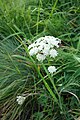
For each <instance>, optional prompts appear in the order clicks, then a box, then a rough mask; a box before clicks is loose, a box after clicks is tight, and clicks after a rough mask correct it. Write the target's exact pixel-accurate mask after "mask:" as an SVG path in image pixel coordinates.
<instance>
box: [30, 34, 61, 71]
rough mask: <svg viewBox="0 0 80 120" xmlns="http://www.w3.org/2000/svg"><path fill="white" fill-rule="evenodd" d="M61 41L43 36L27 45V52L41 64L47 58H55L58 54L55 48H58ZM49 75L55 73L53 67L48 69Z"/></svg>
mask: <svg viewBox="0 0 80 120" xmlns="http://www.w3.org/2000/svg"><path fill="white" fill-rule="evenodd" d="M60 43H61V40H60V39H58V38H55V37H53V36H45V37H41V38H39V39H37V40H36V41H35V42H34V43H32V44H31V45H29V47H28V50H29V54H30V56H33V55H35V56H36V58H37V60H38V61H41V62H43V60H45V59H46V57H47V56H49V57H52V58H55V57H56V56H57V55H58V52H57V50H56V49H55V48H58V47H59V44H60ZM48 71H49V72H50V73H53V72H56V68H55V66H50V67H48Z"/></svg>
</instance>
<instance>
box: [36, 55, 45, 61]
mask: <svg viewBox="0 0 80 120" xmlns="http://www.w3.org/2000/svg"><path fill="white" fill-rule="evenodd" d="M36 57H37V59H38V61H41V62H42V61H43V60H45V58H46V56H45V55H43V54H40V53H38V54H37V56H36Z"/></svg>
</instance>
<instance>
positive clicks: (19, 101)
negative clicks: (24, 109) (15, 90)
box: [17, 96, 26, 105]
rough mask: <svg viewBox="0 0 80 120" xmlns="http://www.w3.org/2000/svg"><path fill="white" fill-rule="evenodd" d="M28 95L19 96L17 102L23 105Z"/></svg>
mask: <svg viewBox="0 0 80 120" xmlns="http://www.w3.org/2000/svg"><path fill="white" fill-rule="evenodd" d="M25 99H26V97H23V96H17V102H18V104H19V105H22V104H23V102H24V100H25Z"/></svg>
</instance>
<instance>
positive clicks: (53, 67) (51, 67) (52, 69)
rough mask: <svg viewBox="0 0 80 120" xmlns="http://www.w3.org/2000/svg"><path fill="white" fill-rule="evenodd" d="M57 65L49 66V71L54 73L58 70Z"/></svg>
mask: <svg viewBox="0 0 80 120" xmlns="http://www.w3.org/2000/svg"><path fill="white" fill-rule="evenodd" d="M56 70H57V69H56V67H55V66H49V67H48V71H49V72H50V73H51V74H52V73H54V72H56Z"/></svg>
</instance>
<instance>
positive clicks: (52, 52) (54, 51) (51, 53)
mask: <svg viewBox="0 0 80 120" xmlns="http://www.w3.org/2000/svg"><path fill="white" fill-rule="evenodd" d="M57 55H58V52H57V51H56V50H55V49H51V50H50V57H53V58H55V57H56V56H57Z"/></svg>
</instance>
